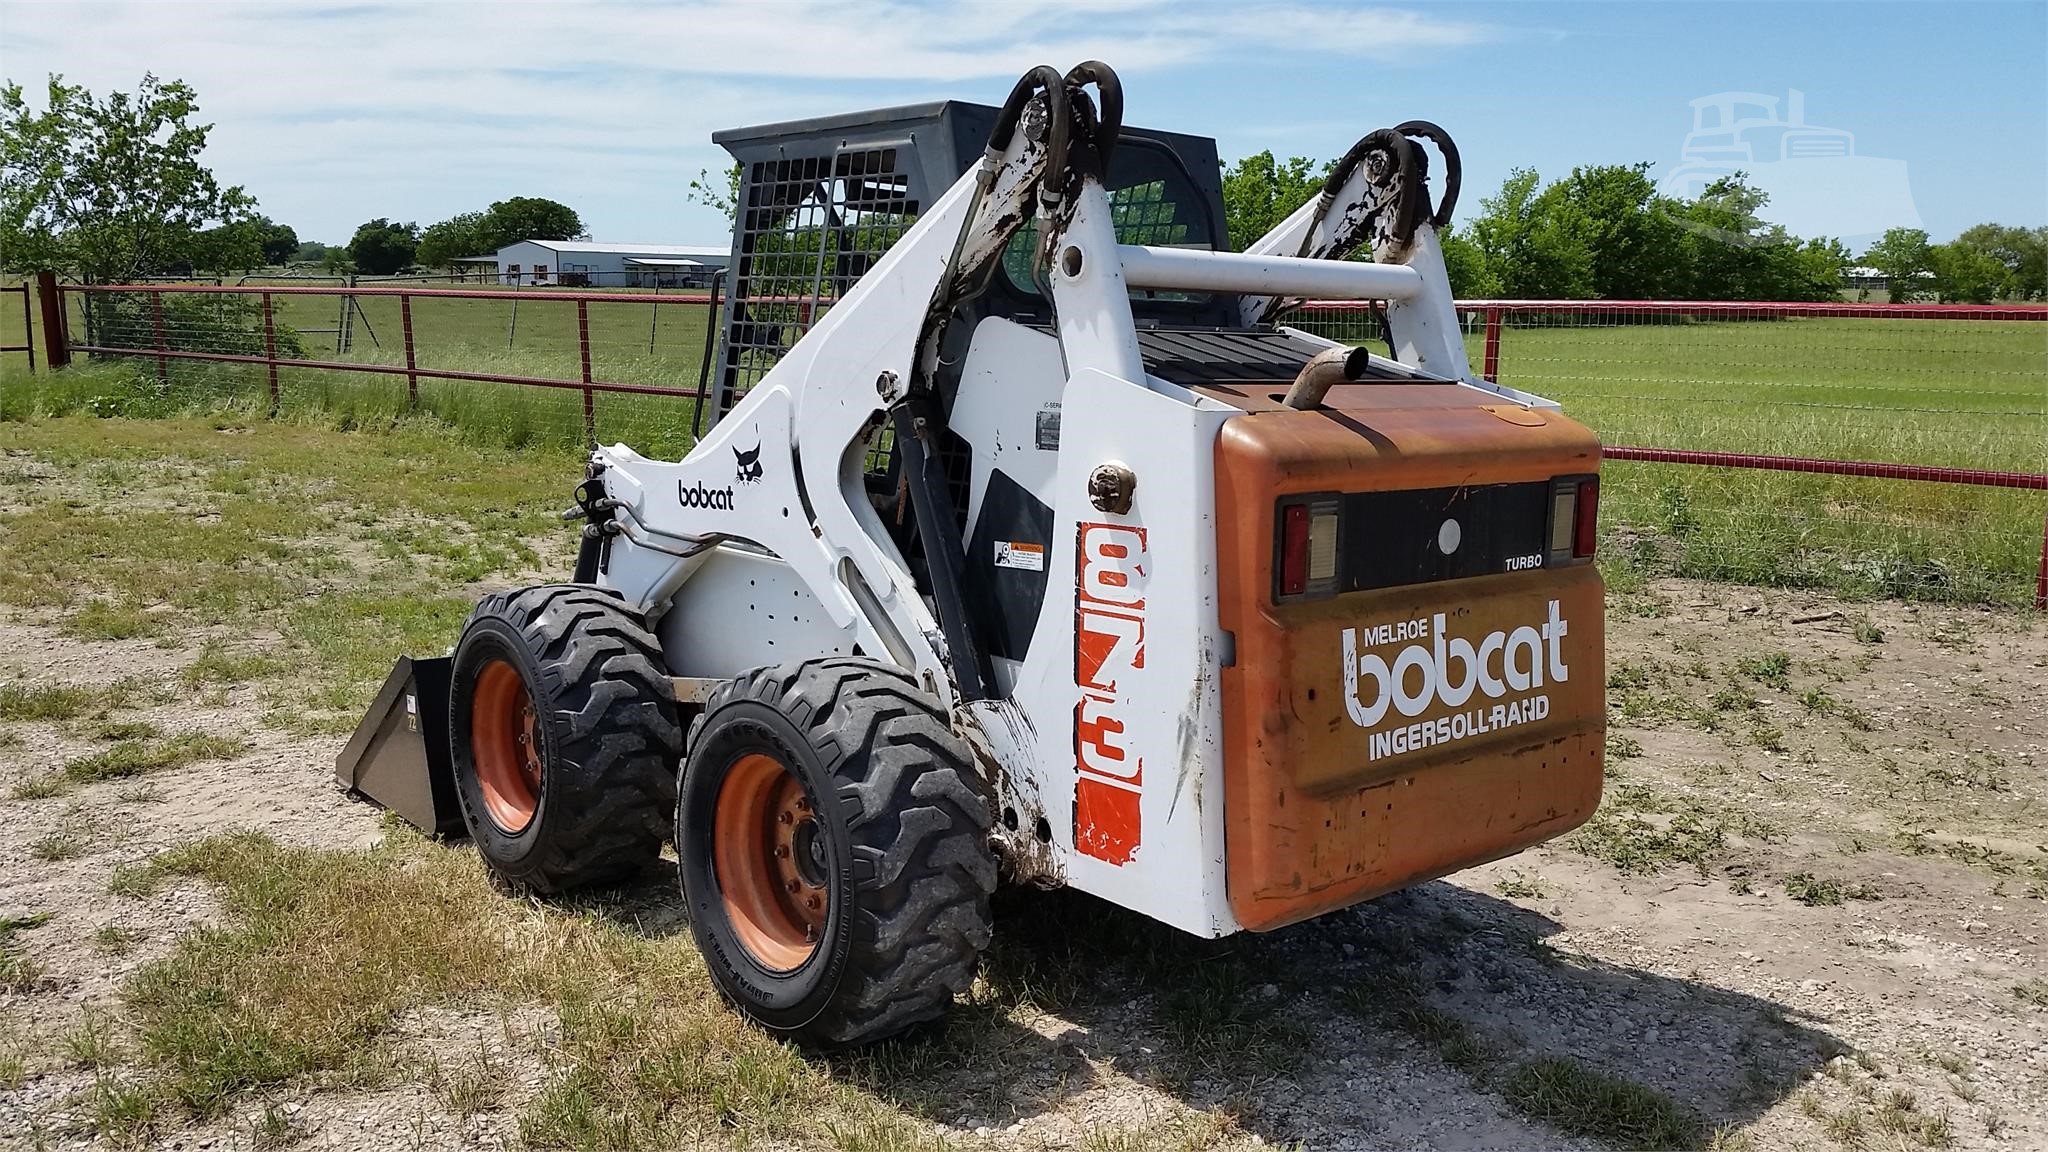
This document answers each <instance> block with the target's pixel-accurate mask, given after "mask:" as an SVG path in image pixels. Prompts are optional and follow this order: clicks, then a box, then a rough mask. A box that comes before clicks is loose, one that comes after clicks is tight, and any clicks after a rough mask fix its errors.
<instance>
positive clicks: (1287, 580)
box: [1280, 504, 1308, 596]
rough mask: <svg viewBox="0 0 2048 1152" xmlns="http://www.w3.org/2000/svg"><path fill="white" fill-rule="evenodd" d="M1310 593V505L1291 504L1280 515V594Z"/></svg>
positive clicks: (1296, 594)
mask: <svg viewBox="0 0 2048 1152" xmlns="http://www.w3.org/2000/svg"><path fill="white" fill-rule="evenodd" d="M1306 591H1308V505H1306V504H1291V505H1289V506H1288V507H1287V509H1286V510H1285V511H1283V512H1282V513H1281V514H1280V594H1281V595H1282V596H1299V595H1301V594H1302V593H1303V592H1306Z"/></svg>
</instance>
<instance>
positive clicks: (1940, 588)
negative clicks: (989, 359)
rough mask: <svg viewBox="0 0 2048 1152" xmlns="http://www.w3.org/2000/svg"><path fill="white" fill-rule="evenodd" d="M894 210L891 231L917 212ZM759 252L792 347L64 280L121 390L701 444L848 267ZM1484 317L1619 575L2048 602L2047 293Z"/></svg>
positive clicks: (1332, 326)
mask: <svg viewBox="0 0 2048 1152" xmlns="http://www.w3.org/2000/svg"><path fill="white" fill-rule="evenodd" d="M883 207H886V208H888V209H890V211H888V212H887V213H885V214H886V215H888V216H890V217H891V219H890V220H888V221H886V223H888V224H889V225H890V226H891V227H893V226H895V225H896V224H897V223H899V222H900V221H899V219H897V218H898V217H900V216H902V215H906V213H903V212H902V211H901V210H900V206H897V205H893V204H891V205H885V206H883ZM842 215H843V216H846V217H847V218H851V214H842ZM777 218H779V219H780V220H781V221H782V222H781V223H780V224H778V225H777V227H778V228H782V229H788V228H793V227H796V226H797V224H800V223H801V221H797V222H796V223H791V221H792V220H793V219H794V218H793V217H790V216H788V215H787V214H786V213H785V214H782V215H781V216H780V217H777ZM820 226H821V227H822V226H823V225H820ZM834 226H843V225H834ZM801 231H802V229H801V228H798V232H801ZM775 235H776V236H778V237H779V236H780V233H779V232H778V233H776V234H775ZM757 247H758V248H760V249H761V250H762V254H761V256H760V257H759V258H758V259H757V261H756V262H755V264H753V265H748V266H747V267H746V268H745V269H743V270H744V271H748V272H750V273H751V275H752V276H753V277H754V278H755V279H760V278H761V277H767V279H761V280H760V283H757V284H756V283H750V284H749V285H748V286H747V291H748V293H749V297H748V299H749V304H750V307H749V308H747V309H743V310H742V315H741V320H742V321H743V322H746V323H752V324H755V325H767V326H775V322H776V321H778V320H783V321H788V323H785V324H782V325H780V326H781V327H783V328H789V329H793V330H792V331H787V332H782V333H779V336H778V340H777V345H778V346H777V347H776V348H773V349H767V348H765V347H764V348H756V347H754V345H755V344H759V343H760V342H761V340H762V339H765V337H762V336H761V334H760V333H759V332H751V331H750V333H749V334H747V335H746V338H745V339H743V340H740V341H738V342H737V343H736V344H735V345H727V346H725V347H724V349H723V351H720V350H719V348H720V345H719V342H718V338H719V336H720V333H719V331H718V329H719V326H720V324H721V317H720V301H719V299H718V298H717V296H716V294H715V293H711V292H706V293H695V292H673V291H671V292H662V293H654V292H643V293H630V292H623V291H617V292H612V291H607V292H581V291H564V290H559V289H542V290H534V289H521V290H517V291H513V290H502V289H489V290H459V289H458V290H450V289H446V288H439V287H433V286H421V287H405V286H399V285H393V284H384V285H377V286H354V287H351V286H349V285H348V284H346V283H335V284H323V285H311V284H305V283H302V282H299V283H291V284H284V285H277V286H265V285H263V284H261V283H250V284H245V285H241V286H238V287H235V286H230V287H213V286H194V285H163V286H158V285H148V286H119V287H92V288H85V287H77V286H72V287H67V288H66V289H65V291H64V293H63V296H64V298H65V302H66V305H67V307H66V312H67V315H68V317H69V331H70V333H71V340H72V342H73V343H74V344H76V345H77V346H78V350H79V351H82V352H86V353H89V354H92V355H96V356H115V355H119V356H125V357H133V358H135V360H136V362H137V363H138V364H139V365H140V366H141V367H142V369H143V373H142V379H143V380H144V381H145V382H146V383H147V384H148V385H149V386H148V387H147V388H146V389H145V390H144V394H142V395H139V396H137V397H133V398H127V399H123V400H121V401H120V403H124V404H138V405H143V406H147V405H150V404H158V405H163V406H166V407H177V406H186V407H189V406H190V405H192V404H195V403H200V404H234V405H245V406H248V407H252V408H256V409H260V410H263V411H279V412H287V411H291V410H295V409H318V410H320V411H322V412H324V413H328V414H330V415H332V416H335V417H338V418H340V419H343V420H346V421H355V422H361V423H374V422H377V421H384V420H394V419H399V418H402V417H404V416H407V415H411V414H415V413H421V412H424V413H428V414H431V415H433V416H436V417H438V418H440V419H443V420H445V421H447V422H449V423H451V424H454V425H456V426H457V427H459V428H463V429H466V430H469V431H471V432H474V433H476V434H478V435H481V436H483V437H485V438H487V439H489V440H492V441H494V442H499V443H504V444H508V445H522V444H528V443H534V442H543V441H548V442H560V443H571V442H579V441H583V440H587V439H590V438H597V439H602V440H605V441H607V442H609V441H625V442H628V443H631V444H633V445H634V446H635V447H637V448H639V449H640V450H642V451H645V452H648V453H650V454H654V455H666V456H671V457H673V456H675V455H679V454H681V453H682V452H683V451H685V450H687V448H688V446H689V445H690V443H692V442H693V439H694V435H695V431H696V429H697V428H699V427H701V426H702V425H703V424H706V423H708V422H709V419H710V417H711V412H710V411H709V409H710V408H711V407H712V406H714V405H715V404H716V402H717V393H718V390H719V387H720V384H721V382H722V379H723V381H724V382H726V383H728V386H730V385H739V386H740V387H741V388H743V387H744V383H745V382H746V380H747V378H748V377H750V376H751V375H753V374H755V373H756V372H757V371H758V369H759V368H761V367H762V366H764V364H765V362H767V361H772V359H773V358H774V354H775V353H777V352H779V351H781V350H783V349H786V347H787V345H788V343H790V342H793V341H794V339H795V338H796V337H797V336H798V335H800V331H801V329H802V327H804V326H805V321H808V320H811V319H814V318H815V315H816V313H817V311H818V310H821V309H823V308H827V307H829V306H830V304H831V302H832V301H833V299H835V298H836V296H837V294H838V291H839V289H840V287H843V284H842V283H841V281H842V279H843V280H844V281H845V282H850V279H851V278H850V277H844V278H842V277H840V276H838V275H837V274H836V273H835V272H834V271H833V270H830V269H824V270H821V269H820V266H819V264H818V262H817V256H816V253H815V252H806V251H803V250H802V246H801V245H798V244H795V243H788V244H783V243H780V242H778V243H773V244H771V243H768V242H765V241H764V242H763V243H762V244H760V245H757ZM799 262H800V263H802V264H803V266H804V267H803V268H802V269H801V270H800V271H802V272H803V275H801V276H798V277H797V279H800V280H802V281H803V283H802V284H800V285H798V286H797V287H798V288H799V289H800V291H784V290H783V289H784V288H786V287H787V286H786V285H783V284H782V280H783V279H787V277H781V276H780V273H779V272H777V271H776V270H777V269H781V268H782V265H784V264H788V265H790V266H791V267H792V268H794V267H795V264H796V263H799ZM784 271H787V269H784ZM771 272H774V273H776V275H774V276H770V275H769V274H770V273H771ZM792 275H794V273H792ZM771 280H772V281H773V283H770V281H771ZM828 286H838V287H828ZM0 304H4V300H0ZM804 304H809V305H810V306H811V310H812V315H811V316H808V317H805V316H802V315H801V314H800V310H801V307H802V305H804ZM777 308H782V309H784V310H785V311H791V310H796V311H791V314H790V315H789V316H783V315H782V314H781V313H780V312H776V311H775V309H777ZM1461 314H1462V315H1463V317H1464V320H1465V322H1466V342H1467V350H1468V355H1469V356H1470V358H1471V360H1472V364H1473V368H1474V369H1475V371H1483V372H1484V373H1485V374H1487V375H1489V376H1491V377H1493V378H1496V379H1498V380H1499V381H1500V382H1502V383H1504V384H1507V385H1510V386H1513V387H1516V388H1520V389H1523V390H1526V391H1529V392H1533V393H1536V394H1538V395H1542V396H1547V397H1550V398H1552V399H1555V400H1557V401H1559V402H1561V403H1562V404H1563V405H1564V407H1565V410H1566V411H1567V412H1568V413H1570V414H1571V415H1573V416H1574V417H1576V418H1578V419H1580V420H1583V421H1585V422H1586V423H1588V424H1590V425H1591V426H1592V427H1593V428H1594V429H1595V430H1596V431H1597V432H1598V433H1599V434H1600V436H1601V438H1602V441H1603V442H1604V443H1605V444H1607V445H1608V446H1609V460H1608V462H1607V464H1606V466H1605V468H1604V470H1603V475H1604V477H1605V480H1604V483H1603V488H1602V495H1603V500H1602V504H1603V508H1602V517H1601V519H1602V523H1603V532H1604V543H1603V549H1604V552H1605V555H1606V556H1607V560H1608V566H1609V570H1610V574H1611V575H1612V576H1613V578H1614V579H1615V580H1616V583H1617V586H1622V585H1625V584H1626V583H1628V582H1630V581H1633V580H1636V579H1638V578H1641V577H1648V576H1653V575H1660V574H1677V575H1684V576H1696V577H1703V578H1712V579H1725V580H1736V581H1743V582H1750V583H1759V584H1778V585H1795V586H1810V587H1822V588H1828V589H1833V590H1837V591H1842V592H1847V593H1850V594H1854V595H1868V596H1897V597H1906V598H1916V599H1932V600H1944V601H1957V602H1994V603H2028V602H2036V603H2039V602H2042V601H2043V599H2044V598H2048V322H2044V321H2048V311H2043V310H2032V309H2001V308H1969V307H1953V308H1952V307H1942V306H1921V305H1914V306H1901V307H1886V306H1865V305H1783V304H1674V303H1669V302H1656V303H1615V302H1570V303H1566V302H1557V301H1478V302H1471V303H1468V304H1465V305H1461ZM1285 322H1286V323H1288V324H1291V325H1294V326H1297V327H1300V328H1303V329H1306V330H1309V331H1314V332H1317V333H1319V334H1322V335H1326V336H1329V337H1331V338H1333V339H1338V340H1342V341H1345V342H1348V343H1354V344H1363V345H1366V346H1377V345H1379V344H1381V343H1382V342H1384V340H1385V332H1384V329H1383V326H1382V322H1381V320H1380V319H1379V315H1378V313H1377V311H1376V310H1375V309H1374V308H1372V307H1371V306H1370V305H1359V304H1353V303H1344V304H1331V303H1314V304H1309V305H1305V306H1303V307H1301V308H1299V309H1297V310H1295V311H1294V312H1293V313H1292V314H1290V315H1289V316H1288V317H1287V318H1286V320H1285ZM0 323H5V321H4V320H0ZM735 348H737V354H738V355H739V356H740V357H741V362H740V363H738V364H736V363H735V362H734V361H733V356H734V355H735ZM757 361H759V362H762V363H757ZM742 367H744V368H745V369H746V371H745V372H741V371H737V369H740V368H742ZM700 389H703V390H704V391H701V392H700ZM738 390H740V389H739V388H735V391H738ZM700 404H701V405H702V407H703V408H704V409H705V411H704V412H703V418H702V419H700V418H699V412H700ZM1788 462H1789V463H1788ZM1843 462H1847V464H1846V465H1844V466H1842V467H1834V466H1833V465H1836V464H1842V463H1843ZM1866 465H1867V466H1870V467H1866ZM1877 466H1882V467H1877Z"/></svg>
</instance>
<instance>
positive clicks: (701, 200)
mask: <svg viewBox="0 0 2048 1152" xmlns="http://www.w3.org/2000/svg"><path fill="white" fill-rule="evenodd" d="M683 199H685V200H688V201H691V202H692V203H696V204H702V205H704V206H705V207H707V208H714V209H717V210H718V211H719V212H722V213H724V214H725V218H726V220H727V221H728V222H730V221H731V220H732V218H733V217H734V215H735V214H737V213H738V211H739V204H740V166H739V162H738V161H734V162H733V165H732V167H730V168H727V169H726V170H725V181H724V183H722V184H721V183H720V182H719V180H718V178H717V177H714V176H713V175H711V170H710V169H709V168H699V169H697V175H696V176H694V177H693V178H691V180H690V184H689V186H688V187H687V188H684V189H683Z"/></svg>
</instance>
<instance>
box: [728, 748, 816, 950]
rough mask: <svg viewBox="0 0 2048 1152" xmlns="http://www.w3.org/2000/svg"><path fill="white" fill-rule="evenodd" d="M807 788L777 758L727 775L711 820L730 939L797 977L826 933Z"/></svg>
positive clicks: (743, 762) (758, 758) (756, 756)
mask: <svg viewBox="0 0 2048 1152" xmlns="http://www.w3.org/2000/svg"><path fill="white" fill-rule="evenodd" d="M822 831H823V830H822V829H821V828H820V827H819V825H818V818H817V813H816V812H814V811H812V809H811V803H810V798H809V797H807V796H805V795H804V787H803V784H802V783H801V782H800V781H798V780H797V778H796V777H795V776H794V775H793V774H791V772H790V771H789V769H787V768H785V767H783V766H782V764H781V763H780V762H779V761H777V760H776V759H775V758H774V757H772V756H766V755H763V754H761V753H749V754H747V755H745V756H742V757H740V758H739V759H738V760H737V761H735V762H734V763H733V765H732V767H731V768H729V769H727V770H726V774H725V781H724V783H722V784H721V785H720V786H719V789H718V805H717V808H716V809H715V811H714V814H713V819H712V835H711V844H712V849H711V856H712V861H711V862H712V868H713V870H714V871H715V872H716V873H717V876H718V891H719V897H720V899H721V901H722V902H723V903H724V905H725V915H726V918H727V919H728V920H729V921H730V922H731V923H732V928H733V934H734V935H735V936H737V937H738V938H739V941H740V944H741V946H742V947H744V948H745V949H746V950H747V952H748V953H749V954H750V955H751V956H752V957H753V959H754V962H755V963H757V964H759V965H761V966H762V967H763V968H766V969H768V970H769V971H771V972H788V971H792V970H794V969H796V968H798V967H800V966H802V964H803V963H804V961H806V960H809V959H810V958H811V956H812V954H814V953H815V952H817V950H818V939H819V937H820V936H822V935H823V934H824V931H825V912H826V910H827V907H828V904H827V892H826V886H825V881H826V878H827V876H828V875H829V867H830V866H829V863H828V861H827V859H826V856H825V839H824V836H823V834H822Z"/></svg>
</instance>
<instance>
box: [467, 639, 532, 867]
mask: <svg viewBox="0 0 2048 1152" xmlns="http://www.w3.org/2000/svg"><path fill="white" fill-rule="evenodd" d="M469 746H470V752H471V754H472V755H473V756H474V757H475V758H476V778H477V784H478V785H479V786H480V787H481V788H482V791H483V794H484V810H485V811H486V812H488V813H489V814H490V817H491V823H493V824H496V825H497V826H498V828H499V829H500V830H502V831H504V832H507V833H518V832H521V831H523V830H525V828H526V826H527V825H528V824H531V823H532V822H533V812H534V809H535V808H537V807H539V806H540V790H541V783H540V781H541V767H540V723H539V720H538V718H537V717H536V716H535V714H534V710H533V694H532V693H531V692H528V691H527V689H526V678H525V677H523V676H521V675H520V674H519V669H517V668H515V667H513V666H512V664H511V662H509V661H506V660H493V661H491V662H490V663H488V664H485V665H484V666H483V670H482V671H480V672H478V673H477V677H476V693H475V696H474V703H473V706H472V708H471V710H470V717H469Z"/></svg>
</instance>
